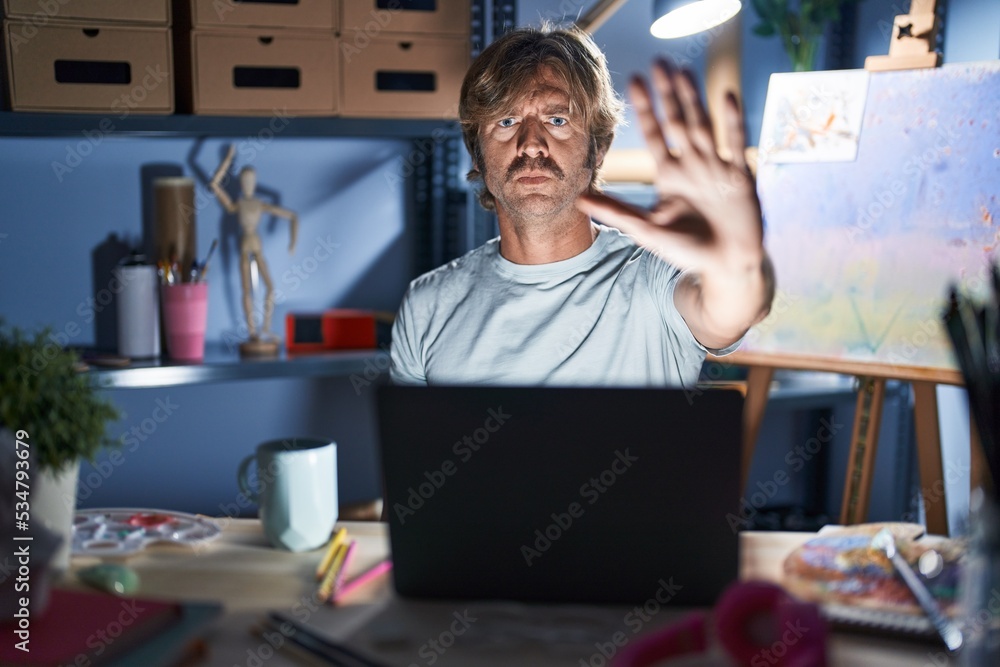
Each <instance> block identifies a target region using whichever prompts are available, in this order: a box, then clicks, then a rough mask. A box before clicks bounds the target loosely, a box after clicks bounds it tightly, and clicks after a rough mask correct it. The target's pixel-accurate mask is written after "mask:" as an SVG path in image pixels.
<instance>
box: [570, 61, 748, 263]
mask: <svg viewBox="0 0 1000 667" xmlns="http://www.w3.org/2000/svg"><path fill="white" fill-rule="evenodd" d="M651 78H652V83H653V86H654V88H655V92H656V95H657V97H658V98H659V101H660V106H661V107H662V109H663V120H662V121H661V120H660V119H659V118H658V117H657V114H656V111H655V108H654V103H653V92H652V91H651V90H650V88H649V86H648V84H647V82H646V81H645V80H644V79H642V78H641V77H633V79H632V80H631V82H630V83H629V96H630V98H631V100H632V103H633V105H634V107H635V110H636V114H637V116H638V120H639V126H640V129H641V130H642V133H643V135H644V137H645V140H646V144H647V145H648V147H649V150H650V152H651V153H652V154H653V158H654V160H655V163H656V180H655V183H654V185H655V187H656V191H657V194H658V203H657V204H656V206H654V207H653V208H652V209H650V210H648V211H647V210H643V209H639V208H636V207H634V206H631V205H629V204H626V203H624V202H621V201H619V200H617V199H614V198H613V197H608V196H605V195H585V196H583V197H581V198H580V200H579V202H578V206H579V207H580V208H581V209H582V210H583V211H584V212H586V213H588V214H589V215H591V216H592V217H594V218H596V219H598V220H600V221H601V222H604V223H606V224H608V225H612V226H614V227H618V228H619V229H621V230H622V231H623V232H624V233H626V234H628V235H630V236H632V237H633V238H634V239H635V240H636V242H637V243H639V244H640V245H643V246H645V247H647V248H649V249H650V250H652V251H654V252H656V253H657V254H659V255H660V256H662V257H663V258H665V259H666V260H667V261H669V262H671V263H672V264H675V265H677V266H679V267H682V268H686V269H694V270H702V269H709V270H712V269H714V268H726V267H729V266H730V265H732V263H733V262H736V263H738V264H745V263H746V262H747V261H757V262H759V261H760V259H761V254H762V253H763V249H762V245H761V243H762V236H763V228H762V224H761V214H760V204H759V202H758V200H757V193H756V187H755V184H754V181H753V177H752V176H751V174H750V172H749V170H748V169H747V165H746V162H745V160H744V158H743V154H744V150H745V146H746V135H745V133H744V131H743V118H742V113H741V111H740V108H739V104H738V102H737V101H736V98H735V96H733V95H729V96H728V98H727V100H726V105H725V113H724V119H723V120H724V122H725V128H726V136H727V138H728V142H727V143H728V145H727V147H726V148H727V149H728V151H727V152H728V153H729V154H730V156H731V157H730V158H729V159H723V158H722V157H720V156H719V152H718V150H717V148H718V147H717V146H716V144H715V139H714V138H713V134H712V126H711V123H710V121H709V118H708V115H707V114H706V113H705V109H704V107H703V106H702V103H701V99H700V97H699V94H698V90H697V87H696V86H695V84H694V82H693V79H692V76H691V75H690V73H688V72H679V71H677V70H676V69H674V68H673V66H671V65H670V63H668V62H667V61H665V60H660V61H658V62H657V63H656V64H655V65H654V66H653V69H652V77H651ZM668 141H669V143H670V144H672V146H673V150H671V149H670V148H668Z"/></svg>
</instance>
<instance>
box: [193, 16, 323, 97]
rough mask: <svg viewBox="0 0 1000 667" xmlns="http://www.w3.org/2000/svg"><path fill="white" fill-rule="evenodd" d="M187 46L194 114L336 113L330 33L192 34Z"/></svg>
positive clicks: (242, 31) (223, 32)
mask: <svg viewBox="0 0 1000 667" xmlns="http://www.w3.org/2000/svg"><path fill="white" fill-rule="evenodd" d="M191 40H192V42H191V58H192V63H193V64H192V68H191V71H192V77H193V80H192V88H193V93H194V95H193V110H194V112H195V113H199V114H227V115H238V116H257V115H268V114H273V113H275V112H281V113H289V114H296V115H311V116H330V115H333V114H335V113H336V112H337V111H338V107H339V104H338V102H339V96H338V84H337V81H338V78H339V77H338V74H337V72H338V69H337V62H338V60H339V58H338V54H337V38H336V37H334V36H333V33H322V32H304V31H296V30H271V31H268V32H263V31H256V30H250V29H246V30H218V31H208V30H195V31H193V32H192V33H191Z"/></svg>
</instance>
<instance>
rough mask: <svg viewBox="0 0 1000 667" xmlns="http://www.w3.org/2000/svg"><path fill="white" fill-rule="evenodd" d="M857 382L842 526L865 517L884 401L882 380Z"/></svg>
mask: <svg viewBox="0 0 1000 667" xmlns="http://www.w3.org/2000/svg"><path fill="white" fill-rule="evenodd" d="M858 380H859V381H860V383H861V386H860V388H859V390H858V401H857V407H856V408H855V412H854V433H853V434H852V436H851V453H850V455H849V456H848V459H847V478H846V479H845V481H844V498H843V501H842V502H841V506H840V523H841V524H843V525H845V526H846V525H851V524H855V523H862V522H863V521H865V519H866V518H867V517H868V501H869V500H870V498H871V490H872V475H873V473H874V472H875V452H877V451H878V434H879V427H880V426H881V424H882V404H883V402H884V401H885V379H884V378H870V377H861V378H858Z"/></svg>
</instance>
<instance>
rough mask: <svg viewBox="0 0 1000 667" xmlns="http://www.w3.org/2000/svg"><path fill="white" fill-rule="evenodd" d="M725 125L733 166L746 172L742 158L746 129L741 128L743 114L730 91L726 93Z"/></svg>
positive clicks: (745, 144) (744, 161)
mask: <svg viewBox="0 0 1000 667" xmlns="http://www.w3.org/2000/svg"><path fill="white" fill-rule="evenodd" d="M725 123H726V137H727V138H728V140H729V150H730V151H731V152H732V154H733V157H732V160H733V164H734V165H736V167H738V168H739V169H740V170H741V171H746V168H747V162H746V158H745V156H744V152H745V151H746V147H747V135H746V129H745V128H744V127H743V112H742V110H741V109H740V102H739V100H737V99H736V95H735V94H734V93H733V92H732V91H730V92H728V93H726V105H725Z"/></svg>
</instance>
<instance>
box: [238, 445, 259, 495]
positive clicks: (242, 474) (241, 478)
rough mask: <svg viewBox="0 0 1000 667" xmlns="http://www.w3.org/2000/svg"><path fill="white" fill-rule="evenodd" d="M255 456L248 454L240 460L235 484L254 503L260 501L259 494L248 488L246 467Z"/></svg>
mask: <svg viewBox="0 0 1000 667" xmlns="http://www.w3.org/2000/svg"><path fill="white" fill-rule="evenodd" d="M254 458H255V456H254V455H253V454H249V455H248V456H247V457H246V458H245V459H243V460H242V461H241V462H240V467H239V469H237V471H236V484H237V485H238V486H239V487H240V491H242V492H243V493H245V494H246V495H247V497H248V498H250V500H252V501H254V502H255V503H258V504H259V503H260V496H259V495H258V494H257V492H256V491H254V490H253V489H251V488H250V483H249V482H248V481H247V468H249V467H250V462H251V461H253V460H254Z"/></svg>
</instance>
